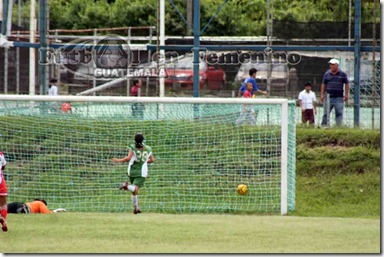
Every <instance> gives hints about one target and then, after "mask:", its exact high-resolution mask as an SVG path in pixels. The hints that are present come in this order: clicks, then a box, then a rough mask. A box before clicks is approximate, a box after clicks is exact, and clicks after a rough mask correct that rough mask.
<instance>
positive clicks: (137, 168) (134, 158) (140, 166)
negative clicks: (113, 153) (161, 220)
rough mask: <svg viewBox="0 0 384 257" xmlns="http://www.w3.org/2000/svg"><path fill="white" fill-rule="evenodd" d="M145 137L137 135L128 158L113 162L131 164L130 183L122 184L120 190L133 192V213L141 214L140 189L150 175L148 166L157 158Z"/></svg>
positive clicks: (129, 168)
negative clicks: (146, 143) (145, 141)
mask: <svg viewBox="0 0 384 257" xmlns="http://www.w3.org/2000/svg"><path fill="white" fill-rule="evenodd" d="M143 141H144V136H143V135H142V134H136V135H135V145H130V146H129V152H128V156H126V157H124V158H122V159H118V158H113V159H112V161H113V162H129V164H128V177H129V181H130V183H128V181H126V182H124V183H122V184H121V186H120V187H119V189H120V190H121V189H124V190H128V191H131V192H132V203H133V213H134V214H138V213H141V210H140V208H139V201H138V194H139V189H140V188H141V187H143V186H144V182H145V178H146V177H147V175H148V164H149V163H153V162H154V161H155V158H154V157H153V154H152V149H151V147H149V146H148V145H145V144H144V143H143Z"/></svg>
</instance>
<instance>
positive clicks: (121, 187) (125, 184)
mask: <svg viewBox="0 0 384 257" xmlns="http://www.w3.org/2000/svg"><path fill="white" fill-rule="evenodd" d="M121 189H124V190H128V182H127V181H125V182H124V183H121V185H120V186H119V190H121Z"/></svg>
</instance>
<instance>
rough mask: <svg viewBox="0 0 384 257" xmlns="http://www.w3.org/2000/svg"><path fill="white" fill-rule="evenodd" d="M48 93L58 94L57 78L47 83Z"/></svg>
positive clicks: (51, 94)
mask: <svg viewBox="0 0 384 257" xmlns="http://www.w3.org/2000/svg"><path fill="white" fill-rule="evenodd" d="M48 95H50V96H57V95H58V89H57V80H56V79H51V83H50V84H49V90H48Z"/></svg>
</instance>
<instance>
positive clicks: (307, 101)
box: [299, 82, 316, 125]
mask: <svg viewBox="0 0 384 257" xmlns="http://www.w3.org/2000/svg"><path fill="white" fill-rule="evenodd" d="M311 88H312V84H311V82H307V83H305V89H304V90H303V91H301V92H300V94H299V104H300V107H301V119H302V121H303V123H304V124H306V123H307V122H309V124H310V125H314V124H315V115H316V107H315V102H316V95H315V93H314V92H313V91H312V90H311Z"/></svg>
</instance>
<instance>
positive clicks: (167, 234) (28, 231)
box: [0, 213, 380, 253]
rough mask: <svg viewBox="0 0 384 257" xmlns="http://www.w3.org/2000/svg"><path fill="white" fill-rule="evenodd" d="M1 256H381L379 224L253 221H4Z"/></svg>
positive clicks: (146, 217)
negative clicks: (222, 254) (357, 254)
mask: <svg viewBox="0 0 384 257" xmlns="http://www.w3.org/2000/svg"><path fill="white" fill-rule="evenodd" d="M8 217H9V218H8V224H9V231H8V232H7V233H1V234H0V240H1V251H2V252H3V253H379V252H380V220H379V219H352V218H343V219H340V218H307V217H290V216H287V217H281V216H256V215H201V214H178V215H177V214H153V213H142V214H140V215H133V214H132V213H115V214H108V213H59V214H52V215H9V216H8Z"/></svg>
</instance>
